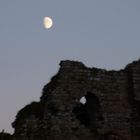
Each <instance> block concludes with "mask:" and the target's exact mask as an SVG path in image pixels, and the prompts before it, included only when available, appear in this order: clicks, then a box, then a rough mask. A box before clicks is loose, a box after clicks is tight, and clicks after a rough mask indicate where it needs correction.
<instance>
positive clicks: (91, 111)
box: [13, 60, 140, 140]
mask: <svg viewBox="0 0 140 140" xmlns="http://www.w3.org/2000/svg"><path fill="white" fill-rule="evenodd" d="M82 97H85V98H86V103H85V104H82V103H80V99H81V98H82ZM139 108H140V60H138V61H135V62H133V63H131V64H129V65H127V66H126V68H125V69H123V70H120V71H113V70H112V71H107V70H104V69H97V68H87V67H86V66H85V65H83V64H82V63H80V62H75V61H68V60H67V61H61V63H60V69H59V71H58V73H57V74H56V75H55V76H54V77H53V78H52V79H51V81H50V83H48V84H47V85H46V86H44V88H43V92H42V96H41V98H40V102H33V103H31V104H30V105H27V106H26V107H24V108H23V109H22V110H20V111H19V112H18V114H17V116H16V120H15V122H14V123H13V127H14V128H15V132H14V134H13V138H14V140H139V139H140V109H139Z"/></svg>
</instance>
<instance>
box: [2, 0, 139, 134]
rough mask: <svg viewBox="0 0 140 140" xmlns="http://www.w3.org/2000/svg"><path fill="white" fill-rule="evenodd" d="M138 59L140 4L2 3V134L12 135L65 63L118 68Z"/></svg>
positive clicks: (89, 0)
mask: <svg viewBox="0 0 140 140" xmlns="http://www.w3.org/2000/svg"><path fill="white" fill-rule="evenodd" d="M45 16H50V17H51V18H52V19H53V22H54V24H53V27H52V28H51V29H49V30H47V29H45V28H44V26H43V18H44V17H45ZM139 58H140V0H0V131H1V130H2V129H5V131H8V132H11V133H12V132H13V129H12V127H11V123H12V122H13V121H14V120H15V116H16V114H17V111H19V110H20V109H21V108H22V107H24V106H25V105H27V104H28V103H30V102H32V101H38V100H39V98H40V96H41V92H42V88H43V86H44V85H45V84H46V83H47V82H49V81H50V78H51V77H52V76H53V75H54V74H56V72H57V71H58V69H59V62H60V61H61V60H67V59H69V60H77V61H82V62H83V63H84V64H85V65H86V66H88V67H98V68H105V69H108V70H110V69H115V70H119V69H122V68H124V67H125V65H126V64H128V63H130V62H132V61H134V60H138V59H139Z"/></svg>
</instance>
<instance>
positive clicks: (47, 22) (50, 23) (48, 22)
mask: <svg viewBox="0 0 140 140" xmlns="http://www.w3.org/2000/svg"><path fill="white" fill-rule="evenodd" d="M52 26H53V21H52V19H51V18H50V17H44V27H45V28H46V29H50V28H51V27H52Z"/></svg>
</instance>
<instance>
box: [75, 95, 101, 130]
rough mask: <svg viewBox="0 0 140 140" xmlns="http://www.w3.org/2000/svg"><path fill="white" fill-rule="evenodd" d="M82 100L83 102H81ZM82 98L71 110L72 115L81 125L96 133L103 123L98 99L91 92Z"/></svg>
mask: <svg viewBox="0 0 140 140" xmlns="http://www.w3.org/2000/svg"><path fill="white" fill-rule="evenodd" d="M82 98H83V100H81V99H82ZM82 98H81V99H80V101H79V103H78V104H77V105H76V106H75V108H74V109H73V113H74V114H75V116H76V118H77V119H78V120H79V121H80V123H81V124H84V125H85V126H86V127H88V128H90V129H91V130H96V131H97V129H98V128H99V127H100V124H102V122H103V117H102V111H101V105H100V101H99V99H98V97H97V96H96V95H95V94H93V93H91V92H87V94H86V95H85V96H83V97H82ZM84 98H85V99H84Z"/></svg>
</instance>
